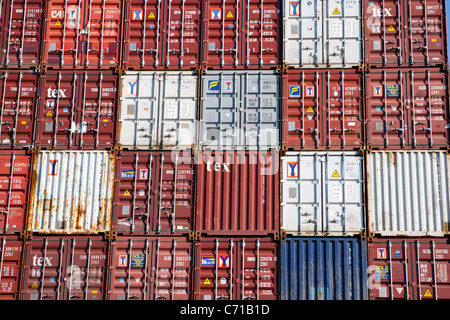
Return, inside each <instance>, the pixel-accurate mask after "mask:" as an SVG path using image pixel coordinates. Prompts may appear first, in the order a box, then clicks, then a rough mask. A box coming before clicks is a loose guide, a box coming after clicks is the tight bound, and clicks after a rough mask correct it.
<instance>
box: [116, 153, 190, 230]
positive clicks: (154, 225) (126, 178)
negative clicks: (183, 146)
mask: <svg viewBox="0 0 450 320" xmlns="http://www.w3.org/2000/svg"><path fill="white" fill-rule="evenodd" d="M175 173H176V174H175ZM194 189H195V186H194V157H193V156H192V155H191V152H190V151H187V152H186V153H180V154H179V153H178V152H176V153H175V152H173V153H171V152H151V151H139V152H135V151H123V152H122V154H121V155H119V156H118V157H117V165H116V186H115V193H114V194H115V200H114V219H113V221H114V225H113V230H115V231H117V232H118V233H121V234H158V235H174V234H178V235H179V234H185V233H189V232H192V231H193V227H194V226H193V224H194V221H193V220H194Z"/></svg>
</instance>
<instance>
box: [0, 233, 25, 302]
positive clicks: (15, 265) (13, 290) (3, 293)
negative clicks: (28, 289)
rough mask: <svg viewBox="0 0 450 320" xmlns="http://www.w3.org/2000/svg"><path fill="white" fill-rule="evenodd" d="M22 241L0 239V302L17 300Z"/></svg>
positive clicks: (11, 237) (10, 237)
mask: <svg viewBox="0 0 450 320" xmlns="http://www.w3.org/2000/svg"><path fill="white" fill-rule="evenodd" d="M22 255H23V240H21V239H19V237H18V236H11V235H8V236H5V235H3V236H1V237H0V300H18V299H19V291H20V275H21V270H22Z"/></svg>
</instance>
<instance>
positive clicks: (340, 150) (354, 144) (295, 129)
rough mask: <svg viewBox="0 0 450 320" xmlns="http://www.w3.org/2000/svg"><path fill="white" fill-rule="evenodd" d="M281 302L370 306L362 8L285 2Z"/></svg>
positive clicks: (331, 0)
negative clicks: (353, 302)
mask: <svg viewBox="0 0 450 320" xmlns="http://www.w3.org/2000/svg"><path fill="white" fill-rule="evenodd" d="M283 4H284V7H283V14H284V34H283V45H284V51H283V62H284V65H283V83H282V86H283V89H282V90H283V101H282V129H283V130H282V133H283V134H282V148H283V153H282V156H281V174H280V175H281V199H280V201H281V205H280V216H281V217H280V219H281V226H280V227H281V237H282V239H281V254H280V259H281V261H280V264H281V286H280V290H281V299H283V300H341V299H342V300H362V299H368V292H367V283H366V268H367V249H366V240H365V238H366V220H365V201H364V176H365V175H364V160H363V155H364V147H365V142H364V77H363V63H364V59H363V28H362V23H363V21H362V7H363V3H362V2H361V1H334V0H324V1H315V0H311V1H289V0H284V1H283Z"/></svg>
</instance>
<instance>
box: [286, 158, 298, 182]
mask: <svg viewBox="0 0 450 320" xmlns="http://www.w3.org/2000/svg"><path fill="white" fill-rule="evenodd" d="M287 177H288V179H289V178H298V162H288V163H287Z"/></svg>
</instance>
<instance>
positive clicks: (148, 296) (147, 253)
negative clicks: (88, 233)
mask: <svg viewBox="0 0 450 320" xmlns="http://www.w3.org/2000/svg"><path fill="white" fill-rule="evenodd" d="M110 263H111V264H110V276H109V283H108V300H191V299H192V278H193V273H194V266H193V264H194V262H193V243H192V242H190V241H188V240H187V239H186V238H185V237H166V238H150V237H139V236H138V237H118V239H116V240H114V241H112V243H111V262H110Z"/></svg>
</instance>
